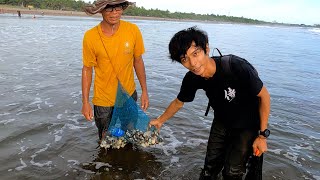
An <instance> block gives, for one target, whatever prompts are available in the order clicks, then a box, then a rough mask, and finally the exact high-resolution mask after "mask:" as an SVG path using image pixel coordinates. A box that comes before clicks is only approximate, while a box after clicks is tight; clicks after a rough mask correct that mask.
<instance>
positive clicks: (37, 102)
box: [29, 97, 43, 105]
mask: <svg viewBox="0 0 320 180" xmlns="http://www.w3.org/2000/svg"><path fill="white" fill-rule="evenodd" d="M42 102H43V101H42V100H41V98H38V97H36V98H34V101H33V102H31V103H30V104H29V105H33V104H40V103H42Z"/></svg>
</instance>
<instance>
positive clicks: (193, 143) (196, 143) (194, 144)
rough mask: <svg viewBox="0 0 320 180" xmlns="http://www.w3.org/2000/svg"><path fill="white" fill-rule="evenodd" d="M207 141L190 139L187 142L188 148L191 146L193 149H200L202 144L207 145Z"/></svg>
mask: <svg viewBox="0 0 320 180" xmlns="http://www.w3.org/2000/svg"><path fill="white" fill-rule="evenodd" d="M206 143H207V140H204V139H193V138H189V139H188V140H187V142H186V144H185V145H186V146H191V147H198V146H199V145H200V144H206Z"/></svg>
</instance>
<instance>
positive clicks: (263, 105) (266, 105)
mask: <svg viewBox="0 0 320 180" xmlns="http://www.w3.org/2000/svg"><path fill="white" fill-rule="evenodd" d="M258 96H259V97H260V104H259V112H260V130H265V129H267V127H268V118H269V114H270V94H269V92H268V90H267V89H266V88H265V87H263V88H262V90H261V92H260V93H259V95H258Z"/></svg>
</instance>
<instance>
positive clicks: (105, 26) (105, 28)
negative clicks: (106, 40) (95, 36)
mask: <svg viewBox="0 0 320 180" xmlns="http://www.w3.org/2000/svg"><path fill="white" fill-rule="evenodd" d="M119 26H120V22H118V23H116V24H109V23H107V22H105V21H101V30H102V32H103V34H104V35H106V36H113V35H114V34H115V33H116V32H117V30H118V29H119Z"/></svg>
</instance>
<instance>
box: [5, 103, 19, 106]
mask: <svg viewBox="0 0 320 180" xmlns="http://www.w3.org/2000/svg"><path fill="white" fill-rule="evenodd" d="M19 104H20V103H11V104H7V105H6V106H15V105H19Z"/></svg>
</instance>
